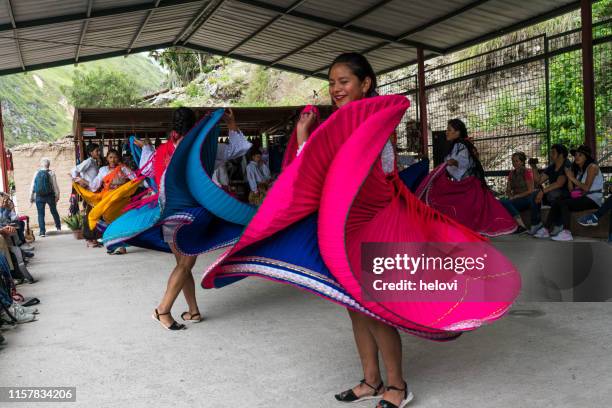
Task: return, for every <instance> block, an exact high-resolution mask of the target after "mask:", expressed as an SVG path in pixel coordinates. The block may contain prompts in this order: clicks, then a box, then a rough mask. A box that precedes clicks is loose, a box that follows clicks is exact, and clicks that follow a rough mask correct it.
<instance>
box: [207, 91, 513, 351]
mask: <svg viewBox="0 0 612 408" xmlns="http://www.w3.org/2000/svg"><path fill="white" fill-rule="evenodd" d="M408 106H409V102H408V100H407V99H406V98H404V97H402V96H381V97H375V98H370V99H365V100H361V101H356V102H352V103H350V104H348V105H346V106H344V107H342V108H341V109H339V110H338V111H336V112H335V113H334V114H333V115H332V116H331V117H330V118H329V119H327V121H325V122H324V123H323V124H322V125H321V126H320V127H319V128H318V129H317V130H316V131H315V132H313V134H312V135H311V137H310V139H309V142H308V143H307V144H306V145H305V147H304V149H303V151H302V152H301V154H300V155H299V156H298V157H297V158H296V159H295V160H293V162H292V163H291V164H290V165H288V166H287V168H286V169H285V170H284V171H283V172H282V173H281V175H280V176H279V178H278V180H277V181H276V182H275V184H274V185H273V187H272V188H271V189H270V191H268V194H267V196H266V198H265V200H264V202H263V204H262V205H261V207H259V210H258V212H257V213H256V214H255V216H254V217H253V219H252V220H251V222H250V223H249V224H248V225H247V227H246V228H245V230H244V232H243V233H242V235H241V236H240V239H239V240H238V242H237V243H236V245H234V247H232V248H231V249H229V250H228V251H226V252H225V253H224V254H223V255H222V256H221V257H220V258H219V259H218V260H217V261H216V262H215V263H214V264H213V265H212V266H210V267H209V268H208V269H207V270H206V271H205V273H204V276H203V279H202V286H203V287H204V288H214V287H222V286H225V285H227V284H229V283H232V282H235V281H236V280H239V279H242V278H244V277H247V276H259V277H263V278H266V279H269V280H273V281H277V282H281V283H287V284H290V285H292V286H295V287H297V288H300V289H304V290H308V291H310V292H313V293H315V294H317V295H319V296H321V297H323V298H325V299H328V300H331V301H333V302H335V303H338V304H341V305H342V306H345V307H347V308H349V309H352V310H355V311H358V312H361V313H363V314H365V315H367V316H370V317H372V318H375V319H378V320H380V321H382V322H384V323H386V324H388V325H391V326H394V327H397V328H399V329H401V330H403V331H406V332H408V333H411V334H414V335H417V336H421V337H424V338H428V339H432V340H439V341H443V340H450V339H454V338H456V337H457V336H459V335H460V334H461V333H463V332H465V331H470V330H474V329H476V328H477V327H480V326H481V325H483V324H486V323H489V322H491V321H494V320H496V319H499V318H500V317H502V316H503V315H504V313H506V312H507V310H508V309H509V308H510V306H511V304H512V302H513V300H514V299H515V297H516V296H517V294H518V292H519V290H520V276H519V274H518V273H517V271H516V269H515V268H514V267H513V266H512V264H510V263H509V262H505V263H503V264H500V263H498V264H496V265H495V266H494V267H492V268H488V269H486V270H483V271H477V272H473V273H472V272H470V273H466V274H463V275H462V276H458V277H456V278H457V279H459V280H460V281H461V284H462V288H463V289H464V291H462V292H461V293H458V294H457V296H456V297H453V298H451V299H446V300H445V301H439V302H424V301H419V300H416V299H415V300H414V301H402V302H398V301H383V300H380V299H378V300H377V299H371V298H370V297H369V296H367V294H366V293H365V291H364V290H363V287H362V278H364V277H366V278H367V277H369V276H366V275H368V274H370V275H371V273H372V272H371V271H370V272H368V271H367V270H362V266H361V257H362V244H366V243H370V242H376V243H390V244H393V243H402V242H408V243H417V244H420V245H426V244H427V243H430V242H443V243H444V242H446V243H455V244H457V243H459V244H462V243H474V244H478V245H481V246H484V247H486V248H487V250H490V251H495V249H494V248H493V247H492V246H491V245H489V244H488V243H487V241H486V239H484V238H483V237H481V236H480V235H478V234H476V233H474V232H473V231H471V230H469V229H468V228H466V227H464V226H462V225H461V224H459V223H457V222H455V221H454V220H451V219H449V218H448V217H446V216H444V215H442V214H440V213H439V212H437V211H436V210H434V209H432V208H430V207H427V206H426V205H424V204H423V203H422V202H421V201H419V200H418V199H417V198H416V197H415V196H414V195H413V194H412V193H411V192H410V190H409V189H408V188H407V187H406V184H405V183H404V182H403V181H402V180H401V179H400V177H399V174H398V173H397V172H395V173H393V174H390V175H389V174H385V173H384V172H383V170H382V165H381V159H380V153H381V152H382V150H383V147H384V145H385V144H386V142H387V140H388V139H389V136H390V135H391V133H392V132H393V131H394V129H395V127H396V126H397V125H398V124H399V122H400V120H401V118H402V116H403V115H404V113H405V111H406V109H407V108H408ZM421 170H422V169H421ZM422 173H423V172H422V171H421V174H422ZM417 178H418V177H417ZM424 273H426V272H424ZM481 291H485V292H486V291H504V292H505V293H504V294H505V296H504V298H503V299H502V300H499V301H497V300H491V301H482V302H466V301H464V299H468V297H466V296H469V295H473V294H474V293H481ZM471 298H473V297H471Z"/></svg>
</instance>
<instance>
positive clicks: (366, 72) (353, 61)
mask: <svg viewBox="0 0 612 408" xmlns="http://www.w3.org/2000/svg"><path fill="white" fill-rule="evenodd" d="M336 64H346V65H347V66H348V67H349V68H350V69H351V71H352V72H353V74H354V75H355V76H356V77H357V78H359V80H360V81H362V82H363V81H365V79H366V78H368V77H369V78H370V80H371V81H372V84H371V85H370V89H368V93H367V94H366V98H370V97H372V96H378V92H376V87H377V82H376V73H375V72H374V69H373V68H372V65H370V62H369V61H368V59H367V58H366V57H364V56H363V55H362V54H359V53H358V52H346V53H344V54H340V55H338V56H337V57H336V59H334V62H332V64H331V65H330V66H329V71H328V72H327V76H328V77H329V74H331V70H332V68H333V67H334V65H336Z"/></svg>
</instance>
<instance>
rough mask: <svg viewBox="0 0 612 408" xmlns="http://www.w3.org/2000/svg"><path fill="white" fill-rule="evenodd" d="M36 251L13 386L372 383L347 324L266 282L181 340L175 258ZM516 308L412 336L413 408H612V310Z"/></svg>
mask: <svg viewBox="0 0 612 408" xmlns="http://www.w3.org/2000/svg"><path fill="white" fill-rule="evenodd" d="M36 246H37V249H36V261H35V262H34V263H33V264H32V267H31V271H32V273H33V274H34V275H35V276H36V277H38V278H39V279H40V281H39V282H38V283H36V284H34V285H25V286H20V290H21V291H22V292H23V293H24V294H25V295H29V296H38V297H39V298H40V299H41V300H42V304H41V305H40V306H39V308H40V310H41V314H40V318H39V321H37V322H34V323H29V324H25V325H21V326H19V327H18V328H16V329H14V330H11V331H4V332H3V335H4V336H5V337H6V338H7V342H8V343H7V345H5V346H4V347H0V386H76V387H77V403H76V404H75V403H69V404H65V406H67V407H77V406H78V407H88V408H89V407H91V408H94V407H130V408H136V407H173V408H179V407H266V408H277V407H279V408H280V407H291V408H302V407H304V408H313V407H340V406H342V405H341V404H339V403H336V402H335V401H334V400H333V394H334V393H335V392H338V391H341V390H343V389H345V388H347V387H348V386H351V385H353V384H354V383H355V382H356V381H358V380H359V379H361V374H360V370H359V362H358V359H357V355H356V352H355V350H354V345H353V339H352V333H351V329H350V324H349V321H348V319H347V317H346V312H345V311H344V310H343V309H342V308H340V307H338V306H336V305H334V304H331V303H330V302H327V301H324V300H321V299H319V298H318V297H315V296H313V295H310V294H307V293H303V292H300V291H298V290H295V289H293V288H291V287H287V286H284V285H280V284H275V283H271V282H268V281H264V280H260V279H253V278H251V279H247V280H244V281H242V282H240V283H238V284H235V285H232V286H230V287H227V288H225V289H222V290H212V291H204V290H202V289H198V292H197V294H198V300H199V302H200V305H201V309H202V311H203V312H204V313H205V315H206V317H207V321H206V322H203V323H201V324H199V325H194V326H191V327H190V328H189V330H186V331H183V332H168V331H165V330H163V329H162V328H161V327H159V326H158V325H157V323H155V322H154V321H153V320H152V319H151V317H150V315H151V312H152V310H153V308H154V307H155V305H156V301H157V300H158V299H159V297H160V296H161V294H162V292H163V289H164V285H165V282H166V278H167V276H168V271H169V269H170V267H171V258H170V257H169V256H168V255H165V254H158V253H154V252H149V251H144V250H138V249H131V253H130V254H128V255H126V256H116V257H110V256H107V255H106V254H105V253H104V250H101V249H98V250H94V249H86V248H85V247H84V244H83V242H82V241H75V240H73V238H72V237H71V236H70V235H62V236H52V237H47V238H45V239H42V240H39V241H37V243H36ZM211 259H212V258H211V257H207V258H202V259H201V260H200V261H199V263H198V265H197V267H196V268H195V270H196V272H195V275H196V281H199V277H200V274H201V271H202V270H203V268H204V266H205V265H206V264H207V263H208V262H210V261H211ZM183 310H184V302H183V300H182V299H181V300H180V301H179V302H178V304H177V305H176V306H175V309H174V314H175V316H178V315H179V314H180V312H181V311H183ZM515 310H516V311H519V312H520V311H527V312H528V313H517V314H513V315H510V316H507V317H506V318H504V319H503V320H502V321H500V322H498V323H496V324H494V325H492V326H490V327H486V328H483V329H481V330H478V331H477V332H475V333H472V334H469V335H465V336H462V337H461V338H460V339H459V340H457V341H455V342H451V343H443V344H438V343H433V342H428V341H425V340H420V339H418V338H415V337H412V336H408V335H406V336H404V337H403V340H404V363H405V366H406V367H407V375H408V378H409V382H410V384H411V386H412V388H413V389H414V392H415V394H416V399H415V401H414V403H413V404H412V405H411V406H415V407H444V408H447V407H449V406H457V407H487V408H489V407H529V408H531V407H597V408H600V407H605V406H610V405H609V404H610V401H611V400H612V381H610V367H612V341H611V340H610V339H611V338H612V324H611V323H612V303H519V304H517V305H516V307H515ZM526 315H527V316H526ZM0 405H2V404H0ZM7 405H8V404H5V406H7ZM26 405H27V404H19V406H20V407H24V406H26ZM39 405H40V404H37V405H35V406H39ZM358 405H359V406H365V407H368V406H371V407H373V406H374V403H372V402H370V403H364V404H358ZM15 406H17V404H16V405H15ZM53 406H54V407H59V406H62V404H53Z"/></svg>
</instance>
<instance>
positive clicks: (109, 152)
mask: <svg viewBox="0 0 612 408" xmlns="http://www.w3.org/2000/svg"><path fill="white" fill-rule="evenodd" d="M112 153H115V154H116V155H117V157H119V160H121V154H120V153H119V151H118V150H117V149H108V151H107V152H106V157H108V156H110V155H111V154H112Z"/></svg>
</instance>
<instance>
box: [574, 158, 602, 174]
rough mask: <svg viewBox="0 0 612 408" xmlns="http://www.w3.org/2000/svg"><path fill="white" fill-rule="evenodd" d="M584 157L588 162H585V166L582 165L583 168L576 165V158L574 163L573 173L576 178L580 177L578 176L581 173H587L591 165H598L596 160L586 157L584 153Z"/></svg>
mask: <svg viewBox="0 0 612 408" xmlns="http://www.w3.org/2000/svg"><path fill="white" fill-rule="evenodd" d="M582 154H583V155H584V157H586V160H585V161H584V164H583V165H582V168H581V167H580V166H578V164H577V163H576V158H575V156H574V161H573V162H572V166H571V169H572V172H573V173H574V176H576V177H578V175H579V174H580V173H581V172H585V171H586V169H587V167H589V166H590V165H591V163H596V161H595V159H593V158H592V157H591V156H589V155H586V154H584V153H582Z"/></svg>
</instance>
